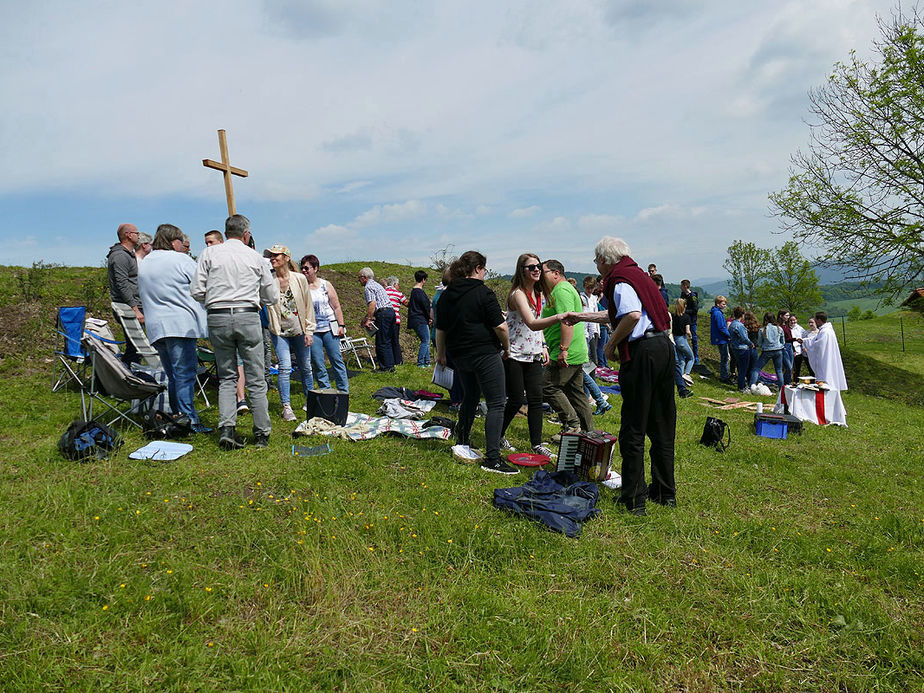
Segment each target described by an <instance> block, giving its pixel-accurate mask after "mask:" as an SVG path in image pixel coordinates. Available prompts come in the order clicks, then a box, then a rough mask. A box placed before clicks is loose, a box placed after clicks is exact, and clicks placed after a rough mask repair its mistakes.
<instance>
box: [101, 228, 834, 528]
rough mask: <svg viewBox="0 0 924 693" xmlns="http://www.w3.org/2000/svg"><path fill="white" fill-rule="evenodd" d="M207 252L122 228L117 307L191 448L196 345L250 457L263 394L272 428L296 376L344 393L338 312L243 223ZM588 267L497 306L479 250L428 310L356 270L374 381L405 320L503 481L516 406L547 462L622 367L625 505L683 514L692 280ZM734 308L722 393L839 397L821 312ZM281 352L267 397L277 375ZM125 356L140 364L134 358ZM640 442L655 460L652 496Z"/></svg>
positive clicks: (232, 433) (539, 270)
mask: <svg viewBox="0 0 924 693" xmlns="http://www.w3.org/2000/svg"><path fill="white" fill-rule="evenodd" d="M205 244H206V247H205V249H204V251H203V252H202V254H201V255H200V256H199V258H198V260H197V261H195V260H193V259H192V258H191V257H190V256H189V254H188V253H189V239H188V236H186V235H185V234H183V232H182V231H181V230H180V229H179V228H177V227H176V226H173V225H171V224H162V225H161V226H160V227H158V229H157V232H156V233H155V235H154V237H153V238H149V237H148V238H145V237H144V236H142V235H141V234H139V232H138V230H137V229H136V228H135V227H134V226H133V225H131V224H123V225H122V226H120V227H119V229H118V243H116V244H115V245H113V246H112V248H111V249H110V251H109V258H108V267H109V280H110V292H111V295H112V299H113V300H114V301H120V302H123V303H126V304H127V305H129V306H131V307H132V309H133V310H134V312H135V314H136V316H137V318H138V320H139V321H140V322H142V323H143V324H144V325H145V326H146V328H147V332H148V337H149V339H150V341H151V343H152V345H153V346H154V348H155V349H156V350H157V352H158V354H159V355H160V359H161V362H162V364H163V367H164V370H165V372H166V374H167V378H168V383H169V385H168V394H169V399H170V406H171V408H172V409H173V411H174V412H177V413H182V414H184V415H186V416H188V417H189V419H190V421H191V423H192V426H193V430H195V431H197V432H200V433H205V432H209V431H210V429H208V428H206V427H205V426H203V425H202V423H201V422H200V420H199V416H198V413H197V411H196V409H195V405H194V402H193V399H194V391H195V378H196V372H197V363H198V359H197V352H196V347H197V340H199V339H205V338H207V339H209V340H210V341H211V344H212V347H213V349H214V353H215V362H216V366H217V373H218V381H219V387H218V390H219V395H218V408H219V422H218V428H219V430H218V437H219V444H220V446H221V447H222V448H225V449H237V448H241V447H243V446H244V440H243V438H242V437H241V436H240V434H239V433H238V432H237V418H238V415H240V414H242V413H244V412H245V411H247V410H250V411H251V412H252V416H253V434H254V442H255V444H256V445H257V446H258V447H265V446H266V445H267V442H268V439H269V435H270V432H271V423H270V416H269V403H268V395H267V393H268V390H269V389H270V388H271V387H273V389H276V390H278V397H279V401H280V405H281V416H282V418H283V419H284V420H286V421H294V420H295V419H296V418H298V417H297V416H296V415H295V411H294V408H293V405H292V398H291V372H293V369H294V371H295V372H297V374H298V380H299V382H300V383H301V386H302V391H303V392H305V393H307V392H308V391H309V390H311V389H312V388H313V387H314V382H315V380H316V381H317V383H318V386H319V387H322V388H326V387H329V386H330V376H329V374H328V369H327V367H326V360H328V361H330V364H331V370H332V371H333V374H334V380H335V382H336V385H337V388H338V389H339V390H341V391H344V392H348V391H349V381H348V377H347V370H346V366H345V364H344V362H343V358H342V356H341V351H340V339H342V338H343V337H344V336H345V320H344V316H343V310H342V307H341V305H340V300H339V297H338V294H337V291H336V289H335V288H334V286H333V285H332V284H331V282H329V281H328V280H325V279H323V278H321V277H320V276H319V275H318V270H319V268H320V261H319V259H318V258H317V256H315V255H310V254H309V255H305V256H304V257H302V258H301V261H300V262H299V263H298V264H296V263H295V262H294V261H293V260H292V258H291V253H290V251H289V249H288V247H286V246H285V245H282V244H275V245H272V246H270V247H269V248H267V249H266V250H265V251H264V252H263V253H262V254H261V253H259V252H257V251H256V246H255V243H254V240H253V236H252V234H251V233H250V222H249V220H248V219H247V218H246V217H244V216H242V215H233V216H231V217H229V218H228V219H227V220H226V223H225V232H224V235H222V233H221V232H219V231H218V230H212V231H209V232H208V233H206V234H205ZM595 262H596V265H597V270H598V275H596V276H594V275H590V276H587V277H585V278H584V283H583V287H582V288H583V291H581V292H579V291H578V288H577V284H576V282H575V280H573V279H569V278H568V277H567V276H566V272H565V267H564V266H563V264H562V263H561V262H560V261H558V260H555V259H547V260H544V261H543V260H540V258H539V256H538V255H537V254H535V253H523V254H522V255H520V256H519V258H518V259H517V262H516V265H515V267H514V270H513V275H512V279H511V283H510V289H509V291H508V293H507V296H506V299H505V301H504V305H503V307H502V306H501V303H500V302H499V301H498V299H497V297H496V295H495V293H494V291H493V290H492V289H490V288H489V287H488V286H487V285H486V284H485V282H484V279H485V275H486V272H487V269H486V268H487V258H486V257H485V256H484V255H482V254H481V253H479V252H478V251H474V250H471V251H468V252H466V253H463V254H462V255H461V256H460V257H459V258H458V259H457V260H455V261H454V262H452V263H451V264H450V265H449V266H448V267H447V268H446V271H445V272H444V274H443V276H442V278H441V279H442V281H441V282H440V284H439V285H438V286H437V289H436V293H435V295H434V296H433V298H432V300H431V299H430V297H429V296H428V295H427V293H426V291H425V287H426V284H427V280H428V278H429V277H428V274H427V272H426V271H424V270H419V271H417V272H416V273H415V275H414V281H415V283H414V286H413V288H412V290H411V292H410V296H406V295H405V294H404V293H403V292H402V291H401V288H400V282H399V280H398V278H397V277H394V276H392V277H388V278H386V279H385V280H384V285H383V283H380V282H379V281H377V280H376V278H375V273H374V272H373V270H372V269H371V268H369V267H364V268H363V269H361V270H360V271H359V273H358V275H357V278H358V281H359V283H360V285H361V286H362V290H363V296H364V300H365V304H366V312H365V315H364V316H363V318H362V320H361V321H360V325H361V326H362V327H363V328H365V329H366V330H368V331H369V333H370V334H371V335H374V341H375V352H376V356H377V360H378V370H380V371H384V372H392V371H393V370H394V368H395V366H396V365H399V364H401V363H403V357H402V352H401V347H400V343H399V334H400V326H401V316H400V309H401V308H406V309H407V320H406V326H407V327H408V328H409V329H410V330H413V332H414V334H415V335H416V336H417V338H418V340H419V342H420V344H419V349H418V353H417V359H416V365H417V366H419V367H421V368H429V367H430V366H431V356H430V355H431V348H432V347H435V351H436V362H437V363H438V364H440V365H441V366H444V367H449V368H452V369H453V371H454V374H455V377H454V382H453V387H452V389H451V391H450V399H451V401H452V402H453V404H454V405H456V406H457V407H458V422H457V424H456V428H455V435H456V443H457V445H461V446H469V447H470V445H471V430H472V425H473V423H474V420H475V414H476V411H477V410H478V408H479V406H484V407H485V409H484V411H485V416H484V428H485V451H484V455H483V462H482V464H481V467H482V469H484V470H486V471H491V472H497V473H501V474H514V473H516V471H517V470H516V468H514V467H511V466H510V465H509V464H508V463H507V462H506V461H504V460H503V459H502V458H501V453H502V452H503V451H508V450H512V449H513V446H512V445H511V444H510V442H509V441H508V440H507V438H506V432H507V429H508V427H509V425H510V423H511V421H512V420H513V418H514V416H515V415H516V414H517V413H518V412H520V411H521V409H522V407H523V406H524V404H525V406H526V418H527V425H528V431H529V439H530V446H531V449H532V451H533V452H534V453H538V454H544V455H551V454H552V451H551V449H550V448H549V446H548V445H547V444H546V442H545V441H544V439H543V431H542V425H543V408H544V406H545V404H546V403H547V404H548V405H550V407H551V408H552V409H553V410H554V412H555V414H556V415H557V417H558V420H559V422H560V424H561V431H560V433H559V434H557V435H556V436H553V438H552V441H553V442H556V441H557V439H560V436H561V435H562V434H570V433H578V432H588V431H591V430H593V429H594V423H593V417H594V416H595V415H600V414H603V413H605V412H606V411H607V410H608V409H610V408H611V407H612V405H610V404H609V403H608V402H607V400H606V398H605V396H604V395H603V394H602V393H601V391H600V389H599V387H598V386H597V384H596V382H595V380H594V378H593V377H590V375H589V373H588V371H590V372H593V370H594V369H595V368H596V367H598V366H603V367H605V366H607V364H608V363H609V361H610V360H614V359H615V360H618V361H619V363H620V372H619V384H620V387H621V395H622V409H621V422H620V431H619V449H620V454H621V457H622V478H623V486H622V492H621V495H620V503H622V504H623V505H624V506H625V508H626V510H627V511H628V512H630V513H634V514H644V513H645V504H646V501H647V500H652V501H654V502H657V503H661V504H664V505H668V506H672V505H674V504H675V503H676V489H675V483H674V430H675V425H676V405H675V400H674V390H675V389H676V391H677V393H678V395H679V396H680V397H681V398H683V397H689V396H690V395H691V389H692V387H693V379H692V376H691V373H692V372H693V369H694V367H695V366H696V365H697V364H699V348H698V339H697V329H696V328H697V317H698V311H699V297H698V295H697V293H696V292H695V291H693V290H692V289H691V285H690V281H689V280H686V279H685V280H683V281H682V282H681V285H680V286H681V294H680V298H678V299H676V300H674V301H673V303H671V302H670V299H669V297H668V294H667V291H666V289H665V285H664V280H663V277H662V276H661V275H660V274H659V273H658V271H657V267H656V266H655V265H654V264H651V265H649V266H648V271H647V272H645V271H644V270H642V269H641V268H640V267H639V266H638V265H637V264H636V263H635V261H634V260H633V259H632V257H631V255H630V249H629V247H628V245H627V244H626V243H625V241H623V240H622V239H619V238H613V237H605V238H603V239H601V240H600V241H599V243H597V245H596V247H595ZM726 309H727V300H726V299H725V297H723V296H717V297H716V298H715V303H714V306H713V307H712V309H711V311H710V341H711V343H712V344H714V345H715V346H716V347H717V349H718V351H719V356H720V359H719V361H720V363H719V368H720V374H719V377H720V380H721V381H722V382H726V383H732V382H733V381H732V376H733V375H734V374H735V372H737V387H738V389H740V390H741V391H742V392H745V391H748V392H758V391H759V390H757V389H756V388H759V387H762V386H761V385H760V384H759V382H758V379H759V375H760V373H761V372H762V369H763V367H764V366H765V365H766V364H767V363H770V362H772V363H773V367H774V371H775V372H776V377H777V382H778V383H779V384H781V385H782V384H785V383H792V382H795V381H796V380H798V378H799V376H800V373H801V370H802V368H803V367H804V368H805V369H806V370H808V371H809V372H810V373H812V368H813V365H815V364H816V363H817V362H818V361H820V362H822V363H823V367H824V368H825V369H827V370H828V371H830V372H831V373H832V376H831V378H830V380H831V382H832V384H833V385H834V386H836V387H838V389H846V382H842V381H843V380H844V379H843V368H842V366H841V367H840V375H839V377H838V374H837V373H836V370H837V368H836V367H835V366H832V365H831V363H833V360H834V359H833V357H832V356H831V355H830V354H831V353H832V342H831V339H832V338H833V340H834V341H833V352H836V353H838V357H837V362H838V364H839V351H838V350H837V347H836V338H835V337H834V335H833V330H830V325H827V321H826V316H825V315H824V313H816V314H815V316H813V318H811V319H810V320H809V329H808V330H804V329H803V328H802V327H801V326H800V325H799V322H798V318H797V316H795V315H791V314H790V313H788V312H787V311H779V313H776V314H774V313H771V312H767V313H766V314H764V316H763V320H762V322H758V320H757V317H756V316H755V315H754V313H752V312H750V311H746V310H744V309H743V308H741V307H735V308H734V309H732V311H731V315H730V316H729V317H728V318H726V316H725V311H726ZM273 351H275V355H276V360H277V362H278V377H277V379H276V384H275V386H273V385H271V381H270V378H269V372H270V362H271V359H272V352H273ZM815 354H818V356H815ZM125 358H126V359H128V360H131V359H133V358H137V355H136V354H133V353H130V352H128V351H127V352H126V354H125ZM816 368H817V365H816ZM245 391H246V394H245ZM482 397H483V398H484V400H485V403H484V405H480V402H481V399H482ZM594 405H596V408H594ZM646 437H647V438H649V439H650V441H651V449H650V456H651V461H652V467H651V470H652V471H651V475H652V477H651V482H650V483H648V484H646V482H645V472H644V463H643V457H644V449H645V438H646Z"/></svg>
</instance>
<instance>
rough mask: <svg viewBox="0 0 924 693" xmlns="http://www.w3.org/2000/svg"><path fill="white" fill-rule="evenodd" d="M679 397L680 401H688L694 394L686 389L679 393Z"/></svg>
mask: <svg viewBox="0 0 924 693" xmlns="http://www.w3.org/2000/svg"><path fill="white" fill-rule="evenodd" d="M677 395H678V396H679V397H680V399H686V398H687V397H692V396H693V392H692V391H691V390H687V389H686V388H684V389H683V390H681V391H680V392H678V393H677Z"/></svg>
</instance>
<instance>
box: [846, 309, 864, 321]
mask: <svg viewBox="0 0 924 693" xmlns="http://www.w3.org/2000/svg"><path fill="white" fill-rule="evenodd" d="M861 315H863V311H861V310H860V306H851V308H850V310H848V311H847V319H848V320H850V322H856V321H857V320H859V319H860V316H861Z"/></svg>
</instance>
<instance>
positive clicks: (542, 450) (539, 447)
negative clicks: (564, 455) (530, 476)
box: [533, 443, 556, 457]
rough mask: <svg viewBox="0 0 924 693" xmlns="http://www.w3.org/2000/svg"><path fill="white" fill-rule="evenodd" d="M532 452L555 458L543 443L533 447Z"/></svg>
mask: <svg viewBox="0 0 924 693" xmlns="http://www.w3.org/2000/svg"><path fill="white" fill-rule="evenodd" d="M533 452H534V453H536V454H537V455H545V456H546V457H556V455H555V453H554V452H552V448H550V447H549V446H548V445H546V444H545V443H539V445H533Z"/></svg>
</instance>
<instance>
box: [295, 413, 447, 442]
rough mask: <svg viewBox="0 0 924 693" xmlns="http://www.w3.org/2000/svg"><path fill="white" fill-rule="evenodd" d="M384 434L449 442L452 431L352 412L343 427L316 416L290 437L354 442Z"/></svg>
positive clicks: (419, 423)
mask: <svg viewBox="0 0 924 693" xmlns="http://www.w3.org/2000/svg"><path fill="white" fill-rule="evenodd" d="M385 433H387V434H391V435H400V436H404V437H405V438H416V439H418V440H422V439H425V438H434V439H437V440H449V438H450V437H451V436H452V431H450V430H449V429H448V428H445V427H443V426H430V427H429V428H427V427H425V422H423V421H412V420H410V419H393V418H390V417H387V416H369V415H368V414H358V413H355V412H349V413H348V414H347V420H346V424H344V425H343V426H338V425H337V424H335V423H333V422H331V421H328V420H327V419H322V418H320V417H314V418H313V419H308V421H303V422H302V423H301V424H299V426H298V428H296V429H295V432H294V433H293V435H302V436H309V435H323V436H335V437H337V438H343V439H344V440H353V441H356V440H371V439H372V438H376V437H378V436H380V435H382V434H385Z"/></svg>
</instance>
